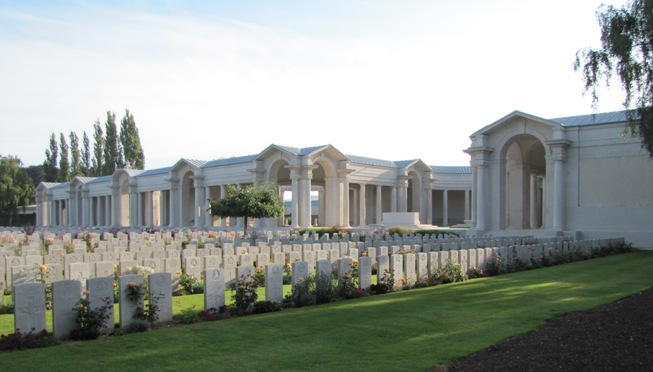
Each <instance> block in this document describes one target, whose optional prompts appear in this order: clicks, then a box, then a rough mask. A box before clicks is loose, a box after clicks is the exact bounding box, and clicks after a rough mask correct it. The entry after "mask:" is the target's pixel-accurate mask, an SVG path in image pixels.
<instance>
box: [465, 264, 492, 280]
mask: <svg viewBox="0 0 653 372" xmlns="http://www.w3.org/2000/svg"><path fill="white" fill-rule="evenodd" d="M485 276H487V275H485V273H484V272H483V271H482V270H481V269H479V268H478V267H471V268H469V270H467V278H469V279H476V278H483V277H485Z"/></svg>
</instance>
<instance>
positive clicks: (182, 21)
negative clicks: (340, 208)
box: [0, 0, 624, 169]
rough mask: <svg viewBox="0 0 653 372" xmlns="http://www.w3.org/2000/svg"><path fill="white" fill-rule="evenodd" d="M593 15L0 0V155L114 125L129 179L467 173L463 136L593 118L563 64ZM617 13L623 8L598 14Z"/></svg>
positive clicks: (472, 8) (528, 0)
mask: <svg viewBox="0 0 653 372" xmlns="http://www.w3.org/2000/svg"><path fill="white" fill-rule="evenodd" d="M601 3H602V2H601V1H594V0H574V1H569V0H459V1H449V0H446V1H445V0H430V1H426V0H424V1H423V0H410V1H409V0H401V1H399V0H394V1H390V0H365V1H364V0H330V1H322V0H316V1H305V0H304V1H302V0H295V1H291V0H279V1H269V0H268V1H264V0H260V1H247V0H243V1H177V0H169V1H148V0H140V1H139V0H133V1H126V0H125V1H107V2H102V1H57V0H54V1H6V0H0V155H4V156H7V155H14V156H18V157H19V158H20V159H21V160H22V162H23V164H24V165H37V164H41V163H43V161H44V160H45V150H46V149H47V148H48V146H49V138H50V135H51V134H52V133H55V135H56V136H57V138H59V134H60V133H64V135H65V136H66V137H67V138H68V136H69V134H70V132H71V131H72V132H75V133H76V134H77V135H78V136H79V137H80V142H81V138H82V136H83V133H84V132H86V133H87V135H88V136H89V138H90V139H91V142H92V136H93V124H94V122H95V121H96V120H100V122H101V123H102V125H104V122H105V119H106V113H107V111H112V112H114V113H115V114H116V117H117V119H118V121H119V120H120V118H122V116H123V115H124V114H125V110H129V111H130V112H131V113H132V114H133V115H134V119H135V122H136V125H137V127H138V129H139V134H140V139H141V143H142V145H143V149H144V153H145V167H146V169H155V168H162V167H168V166H172V165H174V164H175V163H176V162H177V161H179V160H180V159H182V158H185V159H197V160H207V161H208V160H213V159H221V158H229V157H234V156H243V155H251V154H257V153H259V152H261V151H263V150H264V149H266V148H267V147H268V146H270V145H271V144H275V145H281V146H291V147H313V146H320V145H328V144H330V145H332V146H334V147H335V148H336V149H338V150H340V151H341V152H342V153H344V154H346V155H356V156H364V157H370V158H377V159H383V160H392V161H400V160H412V159H421V160H423V161H424V162H425V163H426V164H428V165H469V156H468V155H467V154H465V153H464V152H463V150H464V149H466V148H468V147H469V146H470V139H469V136H470V135H471V134H472V133H474V132H475V131H477V130H478V129H480V128H482V127H483V126H485V125H488V124H491V123H493V122H495V121H497V120H499V119H501V118H502V117H504V116H506V115H508V114H509V113H511V112H513V111H515V110H519V111H523V112H526V113H529V114H532V115H535V116H539V117H542V118H547V119H551V118H557V117H565V116H574V115H583V114H588V113H592V112H609V111H616V110H621V109H623V106H622V104H621V102H622V101H623V93H622V91H621V89H620V87H619V84H618V81H617V82H616V83H614V82H613V83H612V84H611V86H610V88H609V89H607V88H606V89H602V90H601V91H600V101H599V104H598V107H597V108H596V111H594V110H593V108H592V106H591V99H590V97H589V95H583V83H582V80H581V74H580V72H577V71H574V70H573V68H572V64H573V61H574V58H575V55H576V52H577V51H578V50H579V49H582V48H585V47H594V48H596V47H600V30H599V27H598V24H597V22H596V16H595V12H596V9H597V8H598V6H599V5H600V4H601ZM607 3H609V4H614V5H622V4H623V3H624V2H623V1H612V2H610V1H608V2H607Z"/></svg>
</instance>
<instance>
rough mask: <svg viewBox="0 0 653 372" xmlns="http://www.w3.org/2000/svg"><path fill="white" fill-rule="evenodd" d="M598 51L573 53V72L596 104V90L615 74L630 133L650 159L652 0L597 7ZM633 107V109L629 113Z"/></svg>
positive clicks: (652, 148) (652, 151)
mask: <svg viewBox="0 0 653 372" xmlns="http://www.w3.org/2000/svg"><path fill="white" fill-rule="evenodd" d="M596 17H597V20H598V23H599V26H600V27H601V48H600V49H592V48H585V49H581V50H579V51H578V52H577V53H576V60H575V62H574V70H575V71H578V70H582V75H583V76H582V78H583V82H584V84H585V87H584V92H591V94H592V106H593V107H596V103H597V102H598V99H599V97H598V94H597V88H598V87H599V86H600V85H601V83H602V82H603V81H605V83H606V85H608V86H609V81H610V79H611V77H612V74H613V73H615V72H616V73H617V75H618V77H619V80H621V85H622V87H623V89H624V91H625V92H626V98H625V99H624V102H623V105H624V107H625V108H626V109H627V110H628V111H627V113H628V121H629V126H628V128H629V129H630V133H631V134H632V135H634V136H639V137H640V139H641V140H642V147H643V148H645V149H646V150H647V151H648V153H649V156H650V157H653V0H631V1H630V2H629V3H628V4H626V5H625V6H623V7H621V8H615V7H614V6H605V5H601V6H600V7H599V8H598V9H597V12H596ZM633 104H634V106H635V109H633V110H630V108H631V106H632V105H633Z"/></svg>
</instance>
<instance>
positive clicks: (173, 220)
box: [168, 178, 181, 227]
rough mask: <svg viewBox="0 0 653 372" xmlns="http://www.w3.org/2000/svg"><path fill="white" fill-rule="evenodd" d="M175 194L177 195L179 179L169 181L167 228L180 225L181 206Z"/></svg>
mask: <svg viewBox="0 0 653 372" xmlns="http://www.w3.org/2000/svg"><path fill="white" fill-rule="evenodd" d="M177 194H179V179H177V178H172V179H170V194H169V198H168V211H169V212H168V220H169V224H168V226H170V227H174V226H177V225H181V221H179V218H180V217H181V206H180V205H179V201H178V195H177Z"/></svg>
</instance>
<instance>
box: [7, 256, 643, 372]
mask: <svg viewBox="0 0 653 372" xmlns="http://www.w3.org/2000/svg"><path fill="white" fill-rule="evenodd" d="M652 264H653V252H652V251H635V252H633V253H628V254H622V255H617V256H609V257H604V258H597V259H592V260H587V261H581V262H576V263H571V264H565V265H561V266H555V267H550V268H543V269H538V270H532V271H526V272H520V273H514V274H508V275H503V276H498V277H492V278H484V279H475V280H470V281H467V282H464V283H458V284H447V285H441V286H436V287H429V288H424V289H416V290H409V291H402V292H395V293H391V294H387V295H382V296H374V297H367V298H363V299H359V300H349V301H342V302H337V303H334V304H330V305H320V306H313V307H307V308H301V309H289V310H284V311H281V312H277V313H270V314H263V315H253V316H247V317H242V318H235V319H228V320H223V321H217V322H203V323H197V324H192V325H187V326H178V327H171V328H167V329H160V330H156V331H152V332H147V333H140V334H130V335H125V336H121V337H105V338H101V339H99V340H96V341H87V342H68V343H64V344H63V345H60V346H55V347H51V348H46V349H36V350H27V351H20V352H13V353H6V354H3V355H2V357H1V358H2V369H3V371H13V370H16V371H22V370H26V369H31V370H35V369H36V370H55V371H58V370H71V369H73V370H74V369H79V368H85V369H99V370H103V371H114V370H115V371H132V370H133V371H136V370H143V369H157V370H176V369H200V368H205V369H206V368H208V369H211V370H230V371H234V370H263V369H272V370H284V371H307V370H321V371H330V370H333V371H346V370H349V371H354V370H356V371H358V370H384V371H385V370H387V371H416V370H417V371H419V370H426V369H429V368H432V367H434V366H436V365H441V364H446V363H447V362H448V361H449V360H451V359H452V358H456V357H460V356H464V355H467V354H470V353H472V352H475V351H478V350H481V349H483V348H485V347H488V346H490V345H492V344H494V343H496V342H498V341H500V340H502V339H505V338H507V337H511V336H515V335H518V334H521V333H524V332H528V331H531V330H534V329H536V328H537V327H539V326H541V325H543V324H544V323H545V322H546V321H547V320H550V319H552V318H553V317H556V316H559V315H562V314H565V313H568V312H572V311H580V310H586V309H589V308H592V307H596V306H598V305H601V304H604V303H608V302H612V301H615V300H617V299H619V298H623V297H626V296H628V295H631V294H633V293H637V292H639V291H642V290H645V289H647V288H649V287H651V286H652V285H653V271H651V270H650V267H651V265H652Z"/></svg>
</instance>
